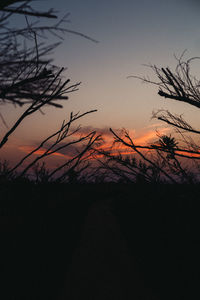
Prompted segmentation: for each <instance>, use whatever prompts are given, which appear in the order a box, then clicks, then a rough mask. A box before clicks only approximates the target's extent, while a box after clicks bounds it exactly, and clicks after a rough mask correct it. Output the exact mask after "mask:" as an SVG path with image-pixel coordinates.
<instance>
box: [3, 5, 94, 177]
mask: <svg viewBox="0 0 200 300" xmlns="http://www.w3.org/2000/svg"><path fill="white" fill-rule="evenodd" d="M32 3H33V1H32V0H27V1H23V0H22V1H18V0H6V1H4V0H2V1H1V3H0V104H9V103H11V104H14V105H15V106H20V107H24V106H25V105H26V109H25V110H24V111H23V112H22V114H21V116H20V117H19V118H18V119H17V120H16V121H15V122H14V124H13V125H12V127H11V128H10V129H8V131H7V132H6V133H5V135H4V136H3V137H2V138H1V140H0V148H2V147H3V146H4V145H5V144H6V142H7V141H8V139H9V137H10V136H11V135H12V134H13V132H14V131H15V130H16V129H17V128H18V126H19V125H20V124H21V123H22V122H23V120H24V119H25V118H27V117H29V116H30V115H32V114H34V113H35V112H37V111H41V112H42V109H43V108H44V107H45V106H47V105H48V106H49V105H51V106H53V107H55V108H62V105H61V104H60V103H58V101H60V100H67V99H68V94H69V93H71V92H74V91H77V90H78V87H79V85H80V82H78V83H75V84H70V79H67V80H63V78H62V77H63V71H64V68H59V67H57V66H55V65H53V64H52V59H50V58H49V54H51V53H52V52H53V51H54V50H55V48H56V47H57V46H58V45H59V44H60V42H58V43H54V44H51V45H46V44H45V43H44V42H43V41H42V40H44V38H46V35H47V34H52V35H54V36H55V37H57V38H58V39H60V40H62V39H63V34H64V33H73V34H76V35H80V36H82V37H84V38H87V39H89V40H91V41H93V42H96V41H95V40H94V39H92V38H90V37H89V36H87V35H84V34H82V33H79V32H76V31H73V30H69V29H67V28H65V27H63V26H62V24H63V23H64V22H66V21H67V18H68V16H69V14H66V15H65V16H64V17H63V18H62V19H61V20H59V21H57V22H56V23H54V24H52V25H48V26H45V25H43V26H41V25H40V24H39V23H38V21H36V22H33V21H32V20H33V17H34V18H35V19H39V18H49V19H57V14H56V12H55V11H54V10H53V9H49V10H47V11H43V12H41V11H39V10H36V9H34V8H33V7H32ZM16 14H18V15H22V16H24V17H25V26H24V27H22V28H16V27H15V26H13V25H12V23H9V20H10V17H12V16H14V15H16ZM29 16H31V22H30V20H29V19H28V17H29ZM10 24H11V25H10ZM94 111H95V110H93V111H88V112H86V113H83V114H73V113H71V115H70V119H69V120H68V121H64V122H63V124H62V126H61V128H60V129H59V130H58V131H57V132H55V133H53V134H51V135H50V136H49V137H48V138H46V139H45V140H44V141H42V143H41V144H40V145H39V146H38V147H36V148H35V149H34V150H33V151H31V152H30V153H28V154H27V155H26V156H25V157H23V158H22V159H21V160H20V161H19V162H18V163H17V164H16V165H15V166H14V167H12V168H9V170H8V173H9V174H10V175H11V174H14V173H15V172H17V171H18V168H19V167H22V165H23V163H24V161H26V160H27V159H28V158H29V159H30V158H31V157H32V156H33V155H34V154H35V153H36V152H37V151H38V150H40V149H41V148H42V147H44V146H45V147H46V148H45V150H44V152H43V153H42V154H41V155H39V156H37V157H36V158H34V159H32V161H31V162H29V163H28V165H27V166H26V167H25V168H24V169H23V171H21V173H20V174H18V177H24V176H25V175H26V174H27V172H28V171H29V170H30V169H32V168H35V172H36V174H39V173H40V176H43V177H45V178H47V174H49V177H52V175H53V174H54V173H56V172H57V171H56V170H54V172H52V171H51V172H50V171H49V172H46V171H45V165H44V164H43V163H42V166H41V169H40V165H39V164H38V162H39V161H41V160H43V159H44V158H46V157H47V156H50V155H53V154H54V153H56V152H57V151H61V150H63V149H64V148H67V147H69V146H72V145H77V146H78V147H80V146H81V145H83V143H84V142H86V145H85V147H84V148H83V150H82V151H81V152H80V153H79V154H74V155H75V156H74V158H72V159H71V169H74V170H75V169H77V168H76V167H77V166H79V164H81V161H83V156H84V155H85V156H86V154H87V152H88V153H89V149H90V147H92V145H93V144H94V143H95V142H96V141H97V140H99V139H100V137H99V136H97V135H96V132H90V133H88V134H87V135H84V136H80V137H79V138H74V139H73V140H70V141H69V138H70V137H71V138H72V136H73V135H75V136H76V134H77V132H78V131H79V129H80V128H79V127H78V128H77V129H76V130H74V131H73V130H71V125H72V123H74V122H75V121H76V120H78V119H80V118H82V117H84V116H85V115H87V114H89V113H92V112H94ZM0 117H1V120H2V121H3V124H4V125H6V126H7V123H6V121H5V118H4V117H3V116H2V114H0ZM69 131H70V132H69ZM53 138H56V140H54V142H51V144H50V145H49V144H48V145H47V143H49V141H50V140H51V139H53ZM66 139H68V141H67V142H66V143H64V140H66ZM72 162H74V166H73V164H72ZM68 165H70V162H68ZM65 166H67V164H63V167H59V170H61V169H62V168H64V167H65ZM84 168H86V167H80V170H81V169H82V170H84ZM4 173H5V172H4ZM38 176H39V175H38ZM63 177H64V174H63ZM38 178H39V177H38Z"/></svg>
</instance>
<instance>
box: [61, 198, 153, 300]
mask: <svg viewBox="0 0 200 300" xmlns="http://www.w3.org/2000/svg"><path fill="white" fill-rule="evenodd" d="M134 269H135V268H134V261H133V259H132V257H131V256H130V255H129V252H128V248H127V245H126V241H125V240H124V239H123V237H122V235H121V233H120V227H119V225H118V224H117V220H116V217H115V216H114V215H113V214H112V212H111V209H110V201H109V200H107V201H101V202H97V203H95V204H93V206H91V208H90V209H89V212H88V216H87V218H86V221H85V226H84V228H83V234H82V239H81V245H80V247H79V249H77V250H76V252H75V253H74V256H73V259H72V264H71V268H70V270H69V272H68V274H67V278H66V286H65V291H64V293H63V296H62V300H64V299H68V300H79V299H87V300H111V299H113V300H118V299H119V300H126V299H136V300H137V299H140V300H143V299H145V300H146V299H155V298H153V297H152V296H151V295H149V294H151V293H150V291H148V290H147V289H145V288H144V286H143V284H142V281H141V280H140V279H139V275H138V274H136V273H135V272H134Z"/></svg>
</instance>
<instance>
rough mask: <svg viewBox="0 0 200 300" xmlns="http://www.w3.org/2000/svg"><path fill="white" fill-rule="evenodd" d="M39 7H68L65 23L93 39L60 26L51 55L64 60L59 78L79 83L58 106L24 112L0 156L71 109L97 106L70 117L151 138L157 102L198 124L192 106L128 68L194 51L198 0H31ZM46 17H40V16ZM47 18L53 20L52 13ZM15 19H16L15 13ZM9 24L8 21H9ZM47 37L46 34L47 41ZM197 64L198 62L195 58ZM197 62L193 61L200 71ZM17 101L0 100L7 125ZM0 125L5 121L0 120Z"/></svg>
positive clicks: (198, 49)
mask: <svg viewBox="0 0 200 300" xmlns="http://www.w3.org/2000/svg"><path fill="white" fill-rule="evenodd" d="M35 6H36V7H40V9H41V10H47V9H48V8H51V7H52V8H54V9H55V10H57V11H58V12H59V13H58V15H59V17H62V16H63V15H64V14H65V13H67V12H70V16H69V20H70V23H66V24H65V26H66V27H67V28H69V29H71V30H76V31H79V32H81V33H84V34H87V35H88V36H90V37H92V38H94V39H96V40H98V41H99V42H98V43H93V42H91V41H89V40H87V39H84V38H82V37H80V36H76V35H72V34H66V35H65V39H64V41H63V43H62V45H61V46H59V48H57V49H56V51H55V53H54V54H53V55H52V56H53V57H54V58H55V61H54V62H55V64H57V65H59V66H61V67H62V66H64V67H67V68H68V69H67V70H66V71H65V76H66V79H67V78H70V79H71V81H72V82H79V81H81V82H82V84H81V86H80V89H79V91H77V92H75V93H73V94H71V96H70V98H69V100H68V101H67V102H66V103H65V104H64V108H63V109H62V110H60V109H54V108H52V107H51V108H46V109H44V112H45V115H41V114H40V113H36V114H35V115H33V116H31V117H30V118H29V119H27V120H25V121H24V122H23V123H22V125H21V126H20V127H19V128H18V129H17V131H16V132H15V133H14V134H13V136H12V138H11V139H10V141H9V143H8V144H7V146H6V148H5V149H3V150H2V151H1V152H2V154H1V157H4V156H6V155H8V153H9V159H11V158H12V159H13V158H14V157H15V158H16V157H18V156H19V157H20V155H22V153H23V152H24V153H25V152H26V150H25V149H30V148H28V147H32V146H33V145H36V144H37V143H39V142H40V141H41V140H42V138H45V137H46V136H47V135H48V134H50V133H52V132H53V131H54V130H56V129H57V128H58V127H59V126H60V125H61V123H62V120H63V119H64V118H66V117H68V116H69V113H70V112H71V111H74V112H77V111H80V112H84V111H87V110H91V109H97V110H98V111H97V112H96V113H93V114H91V115H88V116H86V117H85V118H84V119H81V120H80V122H79V123H78V124H77V125H79V124H82V125H83V126H86V127H87V128H90V129H93V128H94V129H97V130H100V131H103V132H104V133H105V134H107V136H109V138H111V137H110V135H109V134H108V132H107V130H108V128H109V127H112V128H113V129H120V128H127V129H128V130H130V132H131V134H132V136H133V137H135V138H137V140H138V141H139V142H141V143H143V142H146V143H148V142H149V141H151V140H152V139H155V136H156V133H155V130H156V129H159V128H162V129H160V130H162V131H163V132H167V131H168V130H169V129H167V128H166V124H162V123H160V122H158V121H157V120H151V115H152V111H153V110H154V111H155V110H157V109H160V108H164V109H169V110H170V111H171V112H175V113H179V114H181V113H183V116H184V117H185V118H186V120H188V121H191V123H192V124H194V125H195V127H197V128H199V127H198V125H199V122H198V120H199V116H198V111H197V109H195V108H193V107H191V106H188V105H187V104H182V103H176V102H174V101H169V100H166V101H164V100H163V99H161V98H160V97H159V96H158V95H157V89H156V87H155V86H152V85H147V84H142V83H141V82H140V81H139V80H137V79H134V78H127V76H129V75H138V76H144V75H149V76H153V73H152V72H151V71H150V70H149V69H148V68H147V67H145V66H144V65H143V64H155V65H157V66H161V67H166V66H170V67H172V68H173V67H175V65H176V61H175V59H174V54H175V55H177V56H180V54H181V53H182V52H183V51H184V50H185V49H187V52H186V54H185V57H186V58H189V57H192V56H200V18H199V16H200V4H199V1H198V0H196V1H195V0H167V1H164V0H138V1H136V0H124V1H119V0H101V1H97V0H84V1H83V0H68V1H66V0H59V1H55V0H48V1H47V0H46V1H45V0H43V1H37V2H36V3H35ZM48 22H49V21H48V20H47V23H48ZM51 22H52V21H51ZM16 23H17V25H18V26H20V24H21V23H20V22H19V21H16ZM12 25H13V26H14V24H12ZM52 41H54V38H52V37H51V36H49V40H48V42H49V43H51V42H52ZM199 66H200V65H199ZM199 66H196V65H195V66H194V72H195V74H196V75H198V74H199V75H200V73H199V71H198V70H199ZM20 112H22V109H16V108H14V107H13V106H11V105H10V106H1V113H2V115H3V116H4V118H5V119H6V121H7V124H8V125H9V126H11V125H12V124H13V123H14V121H15V120H16V119H17V116H19V114H20ZM1 129H2V130H1V133H2V135H3V133H4V132H5V131H6V128H5V127H4V125H3V124H1Z"/></svg>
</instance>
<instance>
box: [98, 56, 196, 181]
mask: <svg viewBox="0 0 200 300" xmlns="http://www.w3.org/2000/svg"><path fill="white" fill-rule="evenodd" d="M183 54H184V53H183ZM183 54H182V55H181V57H180V58H176V60H177V66H176V68H175V71H172V70H171V69H170V68H169V67H166V68H158V67H157V66H155V65H150V68H151V69H152V70H153V72H154V74H155V75H156V77H157V79H158V81H152V80H150V79H149V78H146V77H138V76H129V77H134V78H139V79H140V80H142V81H143V82H146V83H150V84H154V85H156V86H157V87H158V94H159V95H160V96H161V97H164V98H165V99H169V100H175V101H180V102H184V103H187V104H190V105H192V106H195V107H196V108H200V81H199V80H198V79H197V78H196V77H195V76H193V75H192V74H191V64H192V62H197V61H198V60H199V57H193V58H191V59H188V60H186V61H185V60H183ZM153 118H156V119H158V120H160V121H163V122H165V123H166V124H167V125H170V126H172V127H173V129H175V133H176V135H174V136H172V135H171V134H170V135H160V134H159V133H158V134H157V135H158V140H157V141H155V142H154V143H152V144H149V145H144V146H142V145H137V144H136V143H135V142H134V138H133V137H131V136H130V134H129V133H128V131H127V130H123V131H122V133H121V134H117V133H116V132H115V131H113V130H112V129H110V131H111V132H112V134H113V136H114V139H115V144H116V143H118V144H120V145H121V146H123V147H125V148H127V149H129V150H131V151H132V153H133V155H136V157H137V159H136V158H134V159H128V158H126V157H124V156H122V155H121V156H115V155H112V151H111V152H110V153H108V152H107V153H105V152H104V159H105V158H106V162H104V166H107V165H108V164H109V168H110V171H112V172H113V173H116V172H118V173H121V172H122V170H123V169H122V168H121V166H123V167H124V168H125V169H124V171H123V176H127V177H128V180H132V181H137V179H138V178H140V179H141V174H142V180H143V181H146V182H152V181H155V180H156V181H157V180H167V181H170V182H172V183H177V182H187V183H192V182H196V181H198V180H199V178H198V173H199V163H198V161H199V159H200V151H199V145H198V143H197V140H196V141H195V140H194V139H192V137H191V134H194V135H197V136H198V135H199V134H200V131H199V130H197V129H196V128H194V127H193V126H192V125H190V124H189V123H188V122H186V121H185V120H184V118H183V116H182V115H177V114H172V113H171V112H169V111H168V110H158V111H157V112H153ZM188 133H189V134H190V135H189V136H188V135H187V134H188ZM177 134H178V135H179V137H180V138H179V139H178V138H177ZM119 153H120V150H119ZM139 158H140V159H139ZM186 160H187V164H186ZM189 160H190V162H192V164H191V163H188V161H189ZM113 162H114V163H115V164H114V165H113ZM101 163H102V161H101ZM119 169H120V170H119ZM107 170H108V168H107ZM118 176H120V177H122V174H120V175H119V174H118ZM138 176H139V177H138Z"/></svg>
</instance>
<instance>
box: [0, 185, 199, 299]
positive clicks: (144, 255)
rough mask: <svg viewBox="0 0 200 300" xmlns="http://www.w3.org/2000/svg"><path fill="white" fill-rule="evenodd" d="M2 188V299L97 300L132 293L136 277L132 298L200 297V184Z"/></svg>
mask: <svg viewBox="0 0 200 300" xmlns="http://www.w3.org/2000/svg"><path fill="white" fill-rule="evenodd" d="M0 192H1V194H0V197H1V198H0V210H1V211H0V214H1V217H0V233H1V250H2V254H1V285H2V287H1V291H0V293H1V298H2V299H43V300H44V299H60V297H61V298H63V295H64V297H65V295H66V299H74V300H75V299H78V298H79V297H80V299H82V297H81V291H83V290H84V293H85V295H84V296H86V295H87V298H88V299H100V295H102V296H101V297H102V300H103V299H113V295H114V294H113V291H112V289H116V291H118V290H120V293H121V294H120V293H118V296H117V297H118V298H117V299H133V298H132V295H130V294H131V293H133V291H132V289H131V284H132V286H133V287H134V286H136V284H135V282H136V280H137V286H140V287H138V289H137V292H136V293H135V297H134V298H135V299H199V298H200V292H199V284H200V218H199V213H200V186H181V185H179V186H174V185H117V184H102V185H100V184H99V185H55V184H49V185H40V186H39V185H38V186H34V185H33V184H29V183H27V184H19V183H18V184H4V185H2V186H1V190H0ZM101 203H102V205H101ZM106 203H108V204H106ZM105 206H107V207H109V209H108V211H105V210H104V213H102V209H103V207H105ZM94 207H95V208H94ZM91 208H92V209H91ZM88 214H89V216H90V217H88ZM92 216H93V217H92ZM105 216H106V217H105ZM88 220H89V221H88ZM98 220H99V221H98ZM113 220H114V221H113ZM87 222H89V225H87V226H86V224H87ZM96 224H98V225H96ZM106 224H107V225H106ZM114 224H115V225H114ZM88 226H89V227H88ZM84 228H92V229H90V230H89V229H87V230H86V229H84ZM109 228H110V229H109ZM85 230H86V233H85ZM88 231H90V233H88ZM119 236H120V238H119ZM97 237H98V238H97ZM104 237H105V238H104ZM106 239H107V240H106ZM120 239H121V240H122V243H125V246H123V245H122V243H121V242H120V243H119V240H120ZM84 240H86V242H84V245H83V241H84ZM91 240H93V241H95V242H93V246H92V247H93V248H92V247H91ZM104 244H106V245H104ZM85 245H87V246H85ZM108 245H109V247H108ZM95 247H96V248H98V249H99V248H101V249H102V255H101V252H100V251H97V253H100V254H98V255H96V256H95V255H94V251H95V250H94V249H95ZM126 248H127V249H126ZM79 249H83V250H81V251H82V252H80V255H79V259H77V257H78V256H77V254H76V253H79ZM105 249H107V250H106V252H105ZM109 249H111V250H109ZM114 249H116V251H115V250H114ZM119 249H122V250H120V251H119ZM123 249H126V250H123ZM109 251H110V252H109ZM81 253H82V254H81ZM88 253H90V254H88ZM87 255H88V257H90V258H91V259H90V260H89V258H88V264H90V265H87ZM80 257H81V258H80ZM105 257H107V258H105ZM111 257H112V259H111ZM113 257H114V259H115V260H114V259H113ZM74 259H76V264H74ZM106 259H107V261H106ZM84 260H85V265H84ZM111 261H112V264H113V265H112V268H111V267H110V265H111ZM115 261H116V262H117V261H118V266H117V263H116V265H115V264H114V262H115ZM102 262H103V264H102ZM81 265H82V269H84V270H85V269H87V271H84V272H83V271H80V270H81V268H79V266H81ZM98 266H99V267H98ZM100 266H101V267H100ZM102 266H103V267H102ZM98 268H99V273H100V269H101V274H103V275H102V276H99V277H98V276H95V272H96V273H98V270H97V269H98ZM106 268H107V269H108V270H106ZM111 269H112V270H111ZM132 269H134V270H132ZM102 270H103V271H102ZM81 272H83V274H82V275H81V274H79V273H81ZM92 272H93V273H94V274H93V275H94V276H93V281H92V287H91V285H90V284H89V283H88V282H87V278H91V275H89V273H92ZM125 273H126V274H125ZM85 274H86V275H85ZM106 274H107V275H106ZM87 276H90V277H87ZM106 276H107V277H106ZM102 277H106V278H107V279H106V280H107V286H106V288H105V287H104V286H102V288H101V289H100V285H99V284H98V282H101V278H102ZM109 277H110V278H109ZM111 277H112V278H111ZM71 278H73V279H71ZM84 278H85V282H84ZM120 280H121V282H122V281H123V284H121V286H124V289H123V288H121V289H120ZM95 281H96V282H95ZM104 281H105V280H104ZM104 281H102V284H103V282H104ZM124 281H127V284H125V283H124ZM76 282H77V284H76ZM74 285H75V286H74ZM76 285H77V286H76ZM95 286H97V287H98V288H96V290H95ZM141 288H144V290H145V291H144V293H143V292H142V293H141V294H140V290H141ZM70 290H72V291H71V292H69V291H70ZM75 290H76V292H73V291H75ZM102 291H103V292H104V294H103V292H102ZM125 291H126V292H125ZM123 292H124V294H123ZM63 293H64V294H63ZM95 293H96V294H95ZM75 294H76V295H75ZM91 294H92V295H91ZM109 295H110V296H109ZM82 296H83V295H82ZM115 299H116V297H115Z"/></svg>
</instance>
